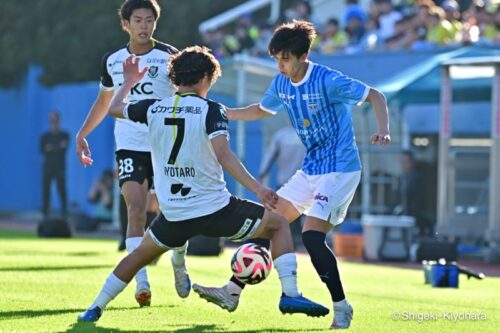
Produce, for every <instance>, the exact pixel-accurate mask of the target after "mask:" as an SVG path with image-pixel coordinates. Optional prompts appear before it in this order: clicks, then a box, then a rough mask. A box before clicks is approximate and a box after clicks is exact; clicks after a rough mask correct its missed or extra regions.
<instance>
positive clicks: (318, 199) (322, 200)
mask: <svg viewBox="0 0 500 333" xmlns="http://www.w3.org/2000/svg"><path fill="white" fill-rule="evenodd" d="M314 201H315V203H316V204H317V205H318V206H320V207H321V210H324V209H325V207H326V205H327V204H328V197H327V196H326V195H323V194H321V193H318V194H316V195H315V196H314Z"/></svg>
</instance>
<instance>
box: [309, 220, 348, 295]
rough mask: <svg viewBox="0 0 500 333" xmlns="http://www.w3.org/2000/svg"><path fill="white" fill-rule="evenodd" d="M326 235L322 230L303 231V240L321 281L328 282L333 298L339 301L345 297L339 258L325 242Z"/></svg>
mask: <svg viewBox="0 0 500 333" xmlns="http://www.w3.org/2000/svg"><path fill="white" fill-rule="evenodd" d="M325 239H326V235H325V233H323V232H320V231H314V230H309V231H306V232H304V233H302V241H303V242H304V246H305V247H306V249H307V252H309V256H310V257H311V262H312V264H313V266H314V268H315V269H316V272H317V273H318V275H319V277H320V278H321V281H323V283H324V284H326V286H327V288H328V290H329V291H330V295H331V296H332V300H333V301H334V302H339V301H341V300H343V299H345V295H344V288H343V287H342V282H341V281H340V274H339V269H338V267H337V259H335V255H334V254H333V252H332V250H331V249H330V248H329V247H328V245H327V244H326V242H325Z"/></svg>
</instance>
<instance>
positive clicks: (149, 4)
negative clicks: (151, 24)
mask: <svg viewBox="0 0 500 333" xmlns="http://www.w3.org/2000/svg"><path fill="white" fill-rule="evenodd" d="M141 8H145V9H151V10H152V11H153V15H154V17H155V20H157V19H158V18H159V17H160V6H159V5H158V3H157V2H156V0H125V2H124V3H123V4H122V5H121V7H120V9H119V10H118V15H119V16H120V19H122V20H124V21H130V16H132V12H133V11H134V10H136V9H141Z"/></svg>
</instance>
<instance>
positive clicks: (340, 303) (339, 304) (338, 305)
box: [333, 298, 348, 308]
mask: <svg viewBox="0 0 500 333" xmlns="http://www.w3.org/2000/svg"><path fill="white" fill-rule="evenodd" d="M347 304H348V303H347V301H346V299H345V298H344V299H343V300H341V301H339V302H333V306H337V307H341V308H343V307H346V306H347Z"/></svg>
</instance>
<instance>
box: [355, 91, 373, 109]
mask: <svg viewBox="0 0 500 333" xmlns="http://www.w3.org/2000/svg"><path fill="white" fill-rule="evenodd" d="M370 89H371V88H370V87H368V86H366V87H365V92H364V93H363V97H361V100H360V101H359V102H357V103H356V105H361V104H363V103H364V102H365V101H366V98H367V97H368V94H369V93H370Z"/></svg>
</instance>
